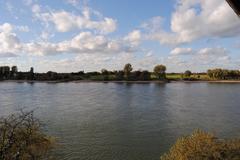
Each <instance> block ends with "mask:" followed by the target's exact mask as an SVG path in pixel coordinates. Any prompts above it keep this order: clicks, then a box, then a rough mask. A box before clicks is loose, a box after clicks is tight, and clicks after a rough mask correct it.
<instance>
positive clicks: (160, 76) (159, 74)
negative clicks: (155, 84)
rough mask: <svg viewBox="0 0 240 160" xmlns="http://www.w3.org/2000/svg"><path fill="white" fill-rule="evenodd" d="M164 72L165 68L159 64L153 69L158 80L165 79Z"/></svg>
mask: <svg viewBox="0 0 240 160" xmlns="http://www.w3.org/2000/svg"><path fill="white" fill-rule="evenodd" d="M166 70H167V67H166V66H164V65H162V64H160V65H157V66H155V67H154V69H153V72H154V73H155V75H156V76H157V77H158V79H165V78H166Z"/></svg>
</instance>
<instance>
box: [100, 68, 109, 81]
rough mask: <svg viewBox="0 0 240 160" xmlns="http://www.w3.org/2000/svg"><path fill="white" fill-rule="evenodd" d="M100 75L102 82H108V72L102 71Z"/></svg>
mask: <svg viewBox="0 0 240 160" xmlns="http://www.w3.org/2000/svg"><path fill="white" fill-rule="evenodd" d="M101 73H102V76H103V80H104V81H108V80H109V72H108V70H106V69H102V70H101Z"/></svg>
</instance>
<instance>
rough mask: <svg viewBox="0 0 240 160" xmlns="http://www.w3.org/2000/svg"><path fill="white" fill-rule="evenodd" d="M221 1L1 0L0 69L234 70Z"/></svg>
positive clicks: (236, 61) (232, 23)
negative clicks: (128, 67) (127, 66)
mask: <svg viewBox="0 0 240 160" xmlns="http://www.w3.org/2000/svg"><path fill="white" fill-rule="evenodd" d="M239 35H240V19H239V18H238V17H237V16H236V15H235V14H234V12H233V11H232V10H231V8H230V7H229V5H228V4H227V3H226V2H225V1H224V0H212V1H208V0H168V1H160V0H141V1H139V0H131V1H129V0H121V1H116V0H51V1H49V0H0V65H10V66H11V65H17V66H18V67H19V69H20V70H29V68H30V67H32V66H33V67H34V68H35V70H36V71H37V72H47V71H50V70H51V71H58V72H72V71H80V70H85V71H92V70H98V71H99V70H101V69H102V68H106V69H109V70H119V69H122V67H123V66H124V64H126V63H131V64H132V65H133V67H134V69H135V70H138V69H142V70H145V69H147V70H152V68H153V67H154V65H157V64H164V65H166V66H167V71H168V72H183V71H185V70H187V69H190V70H192V71H194V72H201V71H206V70H207V69H209V68H216V67H221V68H228V69H239V65H240V56H239V49H240V39H239Z"/></svg>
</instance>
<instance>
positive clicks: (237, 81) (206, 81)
mask: <svg viewBox="0 0 240 160" xmlns="http://www.w3.org/2000/svg"><path fill="white" fill-rule="evenodd" d="M1 82H9V83H10V82H12V83H69V82H70V83H240V80H194V81H187V80H166V81H159V80H151V81H95V80H54V81H38V80H2V81H0V83H1Z"/></svg>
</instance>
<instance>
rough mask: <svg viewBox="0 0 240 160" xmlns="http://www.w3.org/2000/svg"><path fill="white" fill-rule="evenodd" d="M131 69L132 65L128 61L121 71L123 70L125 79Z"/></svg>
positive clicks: (127, 77)
mask: <svg viewBox="0 0 240 160" xmlns="http://www.w3.org/2000/svg"><path fill="white" fill-rule="evenodd" d="M132 70H133V68H132V65H131V64H130V63H128V64H126V65H125V66H124V68H123V72H124V75H125V77H126V79H127V80H129V77H130V73H131V72H132Z"/></svg>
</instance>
